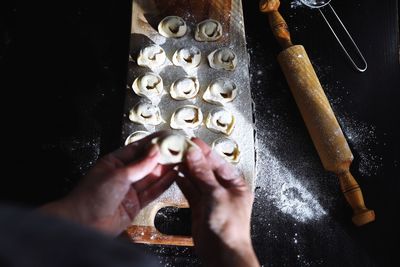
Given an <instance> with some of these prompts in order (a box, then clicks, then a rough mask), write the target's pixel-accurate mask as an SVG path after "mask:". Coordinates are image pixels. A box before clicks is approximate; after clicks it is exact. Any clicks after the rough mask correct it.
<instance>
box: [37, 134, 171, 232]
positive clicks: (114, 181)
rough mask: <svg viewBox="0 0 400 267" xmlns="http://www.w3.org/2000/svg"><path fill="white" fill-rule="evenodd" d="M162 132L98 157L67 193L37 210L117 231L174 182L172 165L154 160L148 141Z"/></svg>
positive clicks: (153, 152) (124, 226) (152, 149)
mask: <svg viewBox="0 0 400 267" xmlns="http://www.w3.org/2000/svg"><path fill="white" fill-rule="evenodd" d="M163 134H165V133H163V132H159V133H155V134H152V135H150V136H147V137H145V138H143V139H141V140H139V141H137V142H134V143H132V144H129V145H128V146H125V147H123V148H121V149H119V150H116V151H114V152H112V153H110V154H108V155H106V156H104V157H102V158H101V159H99V160H98V161H97V163H96V164H95V165H94V166H93V167H92V168H91V169H90V170H89V172H88V173H87V175H86V176H85V177H84V178H83V180H82V182H81V183H80V184H79V185H78V186H77V187H76V188H75V189H74V190H73V191H72V192H71V193H70V194H69V195H67V196H66V197H65V198H63V199H61V200H59V201H55V202H52V203H49V204H47V205H45V206H43V207H42V208H41V210H42V211H44V212H47V213H49V214H54V215H58V216H60V217H63V218H65V219H69V220H72V221H75V222H78V223H80V224H83V225H87V226H91V227H94V228H97V229H98V230H101V231H104V232H106V233H110V234H112V235H118V234H119V233H121V232H122V231H123V230H124V229H126V227H127V226H129V225H130V224H131V222H132V220H133V219H134V218H135V216H136V215H137V214H138V213H139V211H140V210H141V209H142V208H143V207H145V206H146V205H147V204H149V203H150V202H151V201H153V200H154V199H156V198H157V197H158V196H159V195H161V194H162V193H163V192H164V191H165V190H166V189H168V187H169V186H170V185H171V184H172V183H173V182H174V179H175V177H176V171H174V170H172V168H173V166H162V165H160V164H158V157H159V156H160V155H159V151H158V148H157V146H155V145H151V144H150V141H151V139H153V138H154V137H157V136H161V135H163ZM149 144H150V145H149Z"/></svg>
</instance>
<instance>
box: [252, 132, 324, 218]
mask: <svg viewBox="0 0 400 267" xmlns="http://www.w3.org/2000/svg"><path fill="white" fill-rule="evenodd" d="M265 142H268V141H267V140H266V138H260V139H258V148H257V155H258V158H257V160H258V161H257V162H258V164H257V177H258V180H257V185H258V186H260V187H262V188H263V189H265V191H266V192H265V197H266V198H267V199H268V200H270V201H271V204H273V205H274V206H276V207H277V208H278V209H279V210H280V211H281V212H283V213H285V214H288V215H290V216H291V217H293V218H294V219H296V220H297V221H300V222H307V221H309V220H314V219H319V218H320V217H322V216H323V215H326V211H325V210H324V208H323V207H322V206H321V205H320V204H319V202H318V199H317V198H316V197H315V196H314V195H313V194H312V193H311V192H309V191H308V190H307V188H306V187H305V186H304V185H303V184H302V182H301V180H299V178H297V177H295V175H294V174H293V173H292V172H291V171H290V170H289V169H288V168H286V167H285V166H283V165H282V164H281V162H280V161H279V160H278V159H277V158H276V157H275V156H274V155H273V154H272V153H271V152H270V151H269V150H268V145H267V144H266V143H265ZM309 178H310V180H311V179H312V178H311V177H309ZM303 179H304V178H303Z"/></svg>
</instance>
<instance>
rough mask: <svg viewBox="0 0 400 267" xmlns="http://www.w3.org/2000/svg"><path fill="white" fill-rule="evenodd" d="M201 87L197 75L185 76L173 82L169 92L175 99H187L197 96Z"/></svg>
mask: <svg viewBox="0 0 400 267" xmlns="http://www.w3.org/2000/svg"><path fill="white" fill-rule="evenodd" d="M199 88H200V85H199V80H198V79H197V78H196V77H183V78H180V79H178V80H176V81H175V82H173V83H172V85H171V88H170V91H169V92H170V94H171V97H172V98H173V99H176V100H185V99H190V98H193V97H195V96H196V95H197V93H198V92H199Z"/></svg>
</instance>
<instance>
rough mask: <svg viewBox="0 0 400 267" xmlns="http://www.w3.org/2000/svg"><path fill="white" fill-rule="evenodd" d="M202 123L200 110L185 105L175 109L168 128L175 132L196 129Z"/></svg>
mask: <svg viewBox="0 0 400 267" xmlns="http://www.w3.org/2000/svg"><path fill="white" fill-rule="evenodd" d="M202 122H203V113H202V112H201V109H200V108H199V107H196V106H193V105H185V106H182V107H179V108H177V109H176V110H175V112H174V113H173V114H172V116H171V122H170V126H171V128H172V129H177V130H187V129H196V128H198V127H199V126H200V125H201V123H202Z"/></svg>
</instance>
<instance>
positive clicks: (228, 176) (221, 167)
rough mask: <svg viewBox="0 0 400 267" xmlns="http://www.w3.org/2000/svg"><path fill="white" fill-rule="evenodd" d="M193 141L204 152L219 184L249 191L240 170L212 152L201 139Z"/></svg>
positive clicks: (193, 139)
mask: <svg viewBox="0 0 400 267" xmlns="http://www.w3.org/2000/svg"><path fill="white" fill-rule="evenodd" d="M192 141H193V142H194V143H195V144H196V145H198V146H199V147H200V149H201V150H202V151H203V153H204V155H205V157H206V159H207V161H208V162H209V164H210V165H211V168H212V170H213V171H214V174H215V176H216V178H217V180H218V182H219V183H220V184H221V185H222V186H223V187H225V188H230V189H234V190H239V191H242V190H247V184H246V182H245V180H244V177H243V175H242V173H241V172H240V171H239V169H238V168H236V167H235V166H233V165H232V164H230V163H229V162H227V161H226V160H224V159H223V158H222V157H221V156H220V155H218V154H217V153H215V152H214V151H212V149H211V148H210V147H209V146H208V145H207V144H206V143H205V142H204V141H203V140H201V139H199V138H192Z"/></svg>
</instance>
